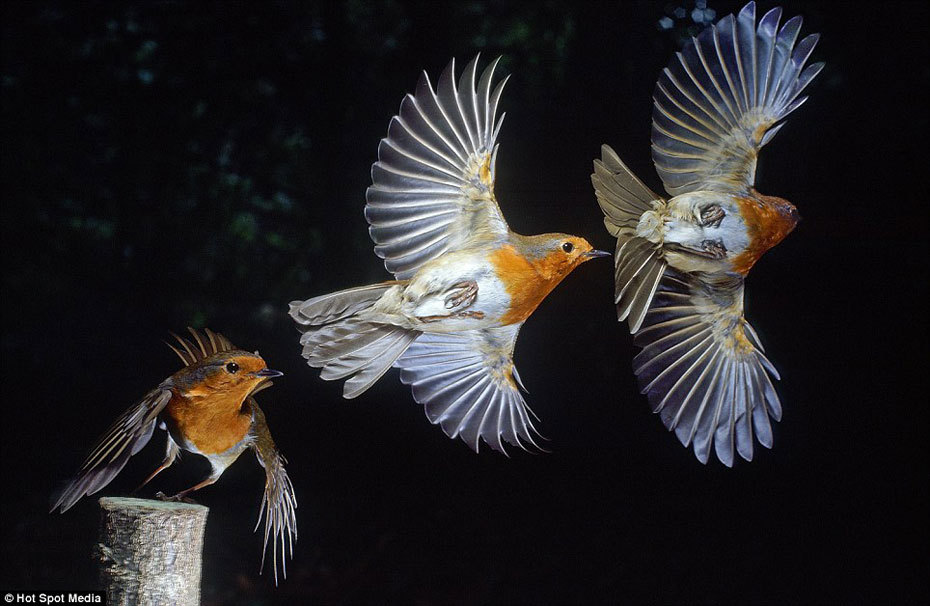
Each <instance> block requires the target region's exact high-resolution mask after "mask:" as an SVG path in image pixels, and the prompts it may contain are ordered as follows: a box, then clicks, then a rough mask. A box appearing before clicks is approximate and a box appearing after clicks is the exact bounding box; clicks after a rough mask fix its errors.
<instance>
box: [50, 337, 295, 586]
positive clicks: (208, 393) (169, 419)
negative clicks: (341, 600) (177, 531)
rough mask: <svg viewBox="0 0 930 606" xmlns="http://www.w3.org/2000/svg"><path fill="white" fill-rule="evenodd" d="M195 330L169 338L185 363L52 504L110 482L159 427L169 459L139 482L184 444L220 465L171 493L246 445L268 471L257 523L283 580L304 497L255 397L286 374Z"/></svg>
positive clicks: (125, 418)
mask: <svg viewBox="0 0 930 606" xmlns="http://www.w3.org/2000/svg"><path fill="white" fill-rule="evenodd" d="M188 330H189V331H190V333H191V335H192V336H193V342H192V341H189V340H188V339H184V338H182V337H179V336H177V335H174V337H175V339H177V341H178V344H179V347H175V346H173V345H171V344H168V347H170V348H171V349H172V350H174V352H175V353H176V354H178V357H180V358H181V360H182V361H183V362H184V364H185V367H184V368H182V369H181V370H179V371H178V372H176V373H174V374H173V375H171V376H170V377H168V378H167V379H165V380H164V381H162V383H161V384H160V385H159V386H158V387H156V388H155V389H153V390H152V391H150V392H149V393H147V394H146V395H145V396H144V397H143V398H142V399H141V400H139V401H138V402H137V403H136V404H134V405H133V406H132V407H130V408H129V409H128V410H126V412H124V413H123V414H122V416H120V417H119V418H118V419H117V420H116V422H115V423H113V425H111V426H110V429H108V430H107V432H106V433H105V434H104V435H103V437H101V438H100V439H99V440H98V441H97V444H96V446H94V448H93V450H92V451H91V453H90V455H89V456H88V457H87V459H86V460H85V461H84V464H83V465H82V466H81V468H80V470H79V471H78V473H77V474H76V475H75V477H74V478H73V479H72V480H70V481H69V482H68V483H67V485H66V486H65V487H64V489H63V490H62V491H61V492H60V493H59V494H58V495H57V498H55V497H53V498H55V501H54V504H53V505H52V509H51V510H52V511H55V509H57V508H60V509H61V512H62V513H64V512H65V511H67V510H68V508H70V507H71V506H72V505H74V503H75V502H77V500H78V499H80V498H81V497H83V496H84V495H91V494H93V493H95V492H97V491H98V490H100V489H101V488H103V487H104V486H106V485H107V484H109V483H110V481H111V480H112V479H113V478H114V477H116V474H118V473H119V472H120V470H122V469H123V467H124V466H125V465H126V462H127V461H128V460H129V457H130V456H132V455H134V454H136V453H137V452H139V451H140V450H141V449H142V448H143V447H144V446H145V445H146V444H147V443H148V441H149V440H150V439H151V437H152V433H153V432H154V431H155V426H156V425H158V427H159V428H161V429H164V430H167V432H168V438H167V448H166V450H165V460H164V461H163V462H162V464H161V465H159V466H158V468H157V469H156V470H155V471H154V472H152V474H151V475H150V476H149V477H148V478H146V480H145V481H144V482H143V483H142V485H141V486H139V488H142V486H145V485H146V484H148V482H149V481H150V480H151V479H152V478H154V477H155V476H156V475H158V474H159V473H160V472H161V471H162V470H164V469H166V468H167V467H168V466H170V465H171V464H172V463H174V461H175V459H176V458H177V457H178V454H179V452H180V449H184V450H187V451H189V452H193V453H196V454H199V455H202V456H204V457H206V458H207V460H209V461H210V465H211V466H212V468H213V470H212V472H211V473H210V475H209V476H207V478H206V479H204V480H203V481H202V482H199V483H198V484H196V485H194V486H192V487H190V488H188V489H187V490H183V491H181V492H179V493H178V494H176V495H175V496H173V497H171V499H180V498H182V497H183V496H185V495H187V494H188V493H191V492H193V491H195V490H198V489H200V488H203V487H204V486H209V485H210V484H213V483H214V482H216V481H217V479H219V477H220V476H221V475H222V474H223V472H224V471H225V470H226V468H227V467H229V466H230V465H232V463H233V462H234V461H235V460H236V459H237V458H239V455H240V454H242V452H243V451H244V450H245V449H246V448H251V449H252V450H253V451H255V456H256V458H258V462H259V463H261V465H262V467H264V469H265V492H264V495H263V496H262V503H261V506H260V510H259V518H258V523H257V524H256V527H255V528H256V530H257V529H258V526H259V525H260V524H261V521H262V518H263V517H264V520H265V528H264V531H265V537H264V549H263V550H262V568H264V563H265V551H267V548H268V539H269V538H272V542H273V544H272V557H273V561H274V575H275V583H277V580H278V550H279V548H280V552H281V564H282V567H283V569H284V574H285V576H286V575H287V570H286V565H285V558H284V553H285V544H287V547H288V549H289V551H290V552H291V555H292V556H293V549H294V545H293V543H294V540H296V537H297V519H296V516H295V513H296V512H295V509H296V507H297V500H296V497H295V496H294V487H293V485H292V484H291V480H290V478H288V475H287V472H286V471H285V469H284V465H285V463H286V461H285V459H284V457H283V456H282V455H281V453H280V452H278V449H277V447H276V446H275V443H274V440H272V439H271V432H270V431H269V429H268V424H267V423H266V422H265V414H264V413H263V412H262V410H261V408H259V407H258V403H257V402H256V401H255V398H254V397H252V396H254V395H255V394H256V393H257V392H259V391H261V390H262V389H265V388H266V387H270V386H271V381H270V379H271V378H272V377H280V376H281V375H282V373H281V372H279V371H277V370H271V369H269V368H268V367H267V365H266V364H265V361H264V360H263V359H262V358H261V356H259V355H258V352H256V353H254V354H253V353H249V352H247V351H242V350H240V349H238V348H236V347H235V346H233V344H232V343H230V342H229V340H228V339H226V337H224V336H223V335H221V334H219V333H214V332H212V331H210V330H209V329H204V336H201V335H200V334H199V333H198V332H197V331H195V330H194V329H192V328H188ZM195 343H196V344H195ZM279 542H280V545H279Z"/></svg>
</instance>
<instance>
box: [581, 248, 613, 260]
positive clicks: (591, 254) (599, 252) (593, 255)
mask: <svg viewBox="0 0 930 606" xmlns="http://www.w3.org/2000/svg"><path fill="white" fill-rule="evenodd" d="M581 256H582V257H584V258H586V259H595V258H597V257H609V256H611V254H610V253H609V252H606V251H603V250H595V249H592V250H589V251H588V252H586V253H584V254H583V255H581Z"/></svg>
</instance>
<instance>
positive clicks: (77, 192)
mask: <svg viewBox="0 0 930 606" xmlns="http://www.w3.org/2000/svg"><path fill="white" fill-rule="evenodd" d="M256 8H257V7H256V6H254V5H251V4H248V3H225V2H216V3H203V4H201V3H191V4H189V3H179V2H130V3H108V2H104V3H87V4H85V3H70V2H38V3H28V4H27V3H23V4H18V3H8V4H6V5H5V7H4V8H3V13H4V15H3V16H4V18H3V45H4V46H3V65H2V80H0V87H2V88H0V90H2V96H3V126H2V128H3V140H4V145H3V151H2V168H3V186H4V190H5V191H4V198H5V204H4V208H3V228H2V229H3V240H4V252H5V256H6V258H7V264H6V269H5V272H4V282H5V286H6V290H8V291H13V292H15V293H17V294H19V295H20V296H21V298H17V297H15V296H14V299H15V300H14V301H12V303H18V304H20V305H21V306H22V307H29V306H30V301H34V299H35V297H36V295H38V296H39V297H40V298H41V299H42V300H46V301H51V300H55V299H56V298H61V297H66V298H68V299H72V298H77V296H76V293H80V292H85V293H87V295H88V296H89V297H91V298H99V293H112V295H113V297H114V298H116V299H118V300H119V301H118V302H119V304H116V303H114V304H113V305H110V306H107V305H106V303H105V302H100V303H99V305H100V306H102V307H103V308H104V309H101V310H100V311H104V310H105V311H106V312H107V313H108V314H110V316H109V317H112V314H119V313H127V314H129V313H135V312H136V310H138V308H139V306H140V305H146V306H149V307H150V309H153V310H155V311H156V313H161V314H163V317H162V318H159V319H162V320H164V321H166V323H168V324H169V325H177V324H179V323H183V322H187V321H190V322H193V323H195V324H199V323H201V322H203V321H205V320H206V319H210V318H217V317H219V318H220V319H227V318H244V317H247V318H250V319H252V320H258V321H261V322H263V323H267V322H268V321H269V319H271V318H275V317H276V316H275V314H274V313H269V306H271V307H272V308H273V309H274V310H276V311H277V312H279V313H278V315H279V316H281V315H283V314H282V313H280V312H283V309H284V303H286V302H287V301H289V300H290V299H291V298H294V297H295V296H297V295H300V296H308V295H309V294H311V293H314V292H320V291H324V290H326V289H330V288H336V287H338V286H344V285H345V284H344V283H343V282H344V280H342V279H341V277H340V276H339V275H338V272H334V271H332V270H333V269H334V266H338V265H339V261H338V260H339V259H341V258H357V256H358V255H362V254H366V255H369V254H370V248H369V246H370V245H369V243H368V241H367V238H366V235H367V234H366V233H365V231H364V222H363V220H362V216H361V210H362V207H363V204H364V189H365V187H366V185H367V178H368V175H367V171H365V170H361V171H359V170H358V169H357V167H358V166H365V165H369V164H370V163H371V162H372V161H374V159H375V152H376V149H377V141H378V139H379V138H380V137H381V136H383V133H384V132H385V130H386V126H387V122H388V119H389V117H390V115H391V114H392V113H393V112H394V111H396V106H395V103H396V102H399V100H400V96H401V93H402V92H403V91H405V90H409V89H410V88H412V86H413V84H414V83H415V75H416V73H417V71H418V70H419V69H422V68H429V69H430V70H431V73H433V74H436V73H438V70H439V69H441V67H443V63H444V61H445V59H443V60H442V62H437V61H435V60H431V61H430V62H424V60H425V58H424V57H422V56H420V53H421V49H422V47H423V46H425V45H426V44H427V42H426V41H425V39H427V38H429V37H430V36H443V37H445V38H447V40H445V41H444V44H443V46H445V47H447V48H448V49H449V50H448V55H447V56H453V55H457V56H458V58H459V60H467V59H468V58H469V55H470V54H471V53H473V52H474V51H477V50H488V51H489V52H490V53H503V54H504V55H505V64H507V63H510V62H512V61H514V60H519V61H525V63H526V65H524V66H522V67H521V70H523V77H524V82H522V83H521V87H524V89H525V90H526V91H529V94H532V92H533V91H534V90H535V89H536V88H538V87H541V86H543V85H545V84H546V83H549V84H550V85H551V82H552V81H553V79H555V80H558V78H560V77H561V75H562V74H563V73H564V69H565V57H566V53H567V49H568V47H569V45H570V44H571V42H572V39H573V32H574V20H573V15H572V12H573V10H574V9H573V8H572V7H571V6H570V5H567V4H563V3H559V2H553V1H548V2H541V3H519V4H516V5H512V6H500V5H497V4H492V5H488V4H484V3H480V2H466V3H460V4H451V5H448V6H446V7H444V9H443V10H442V12H441V14H436V7H435V6H434V5H432V4H431V3H424V4H416V3H414V4H407V3H399V2H390V1H389V2H380V3H370V2H363V1H360V0H355V1H348V2H345V3H341V4H340V3H270V4H267V5H263V6H262V9H261V10H256ZM462 23H469V24H470V27H468V28H464V27H461V24H462ZM515 56H516V57H519V59H514V57H515ZM359 88H361V89H367V90H370V91H371V92H372V94H371V95H368V96H366V95H364V94H358V91H359ZM383 97H386V98H391V99H392V102H391V104H390V105H388V106H385V105H384V102H383V101H378V100H377V99H378V98H383ZM393 99H396V102H395V101H393ZM349 224H351V225H352V228H351V229H345V230H343V229H338V230H335V229H333V226H337V225H349ZM347 255H348V257H347ZM370 265H371V266H372V267H373V268H374V269H375V270H377V263H376V262H373V263H372V264H370ZM379 275H383V274H374V273H373V274H372V275H371V278H373V279H379ZM95 294H96V295H97V296H96V297H95ZM8 307H9V305H8ZM92 307H93V306H92ZM95 309H96V308H95Z"/></svg>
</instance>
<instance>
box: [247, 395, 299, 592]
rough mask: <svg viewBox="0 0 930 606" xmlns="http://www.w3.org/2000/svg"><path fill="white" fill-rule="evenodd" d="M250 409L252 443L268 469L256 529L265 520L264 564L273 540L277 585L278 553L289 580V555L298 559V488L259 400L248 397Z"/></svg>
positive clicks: (259, 458) (262, 463)
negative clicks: (295, 490) (296, 548)
mask: <svg viewBox="0 0 930 606" xmlns="http://www.w3.org/2000/svg"><path fill="white" fill-rule="evenodd" d="M247 402H248V405H249V408H250V409H251V410H252V428H251V430H250V432H249V433H250V437H251V443H250V444H249V445H250V446H251V448H252V450H253V451H255V458H257V459H258V462H259V463H261V466H262V467H263V468H264V469H265V492H264V493H263V494H262V504H261V507H260V508H259V514H258V522H256V523H255V530H258V527H259V526H260V525H261V523H262V519H264V520H265V532H264V536H265V544H264V548H263V549H262V565H261V568H262V570H264V568H265V553H266V552H267V551H268V539H271V557H272V565H273V567H274V583H275V585H277V584H278V554H279V553H280V555H281V571H282V573H283V575H284V578H287V563H286V558H285V554H288V555H290V557H291V558H293V557H294V541H296V540H297V511H296V510H297V496H296V495H295V494H294V485H293V484H292V483H291V479H290V477H288V475H287V471H286V470H285V469H284V465H285V464H286V463H287V461H286V460H285V458H284V455H282V454H281V453H280V452H279V451H278V447H277V446H275V443H274V440H273V439H272V438H271V431H270V430H269V429H268V423H267V422H266V421H265V413H264V412H262V409H261V408H259V407H258V402H256V401H255V398H251V397H250V398H248V400H247Z"/></svg>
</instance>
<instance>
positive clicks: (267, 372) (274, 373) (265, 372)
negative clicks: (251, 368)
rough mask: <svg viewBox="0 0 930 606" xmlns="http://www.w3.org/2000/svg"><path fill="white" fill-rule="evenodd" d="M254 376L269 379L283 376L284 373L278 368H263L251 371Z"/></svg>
mask: <svg viewBox="0 0 930 606" xmlns="http://www.w3.org/2000/svg"><path fill="white" fill-rule="evenodd" d="M252 374H253V375H254V376H256V377H265V378H267V379H271V378H272V377H283V376H284V373H283V372H281V371H280V370H271V369H270V368H263V369H261V370H256V371H255V372H253V373H252Z"/></svg>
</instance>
